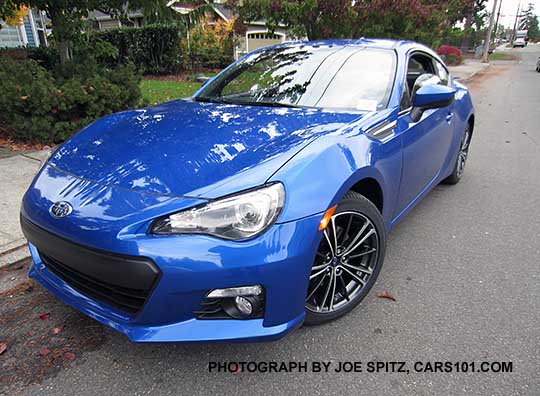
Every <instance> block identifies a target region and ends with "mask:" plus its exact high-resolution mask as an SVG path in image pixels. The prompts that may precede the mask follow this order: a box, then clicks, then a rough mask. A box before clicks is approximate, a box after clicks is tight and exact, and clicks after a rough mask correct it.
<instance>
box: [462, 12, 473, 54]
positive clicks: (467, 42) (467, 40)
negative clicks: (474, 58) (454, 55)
mask: <svg viewBox="0 0 540 396" xmlns="http://www.w3.org/2000/svg"><path fill="white" fill-rule="evenodd" d="M472 20H473V16H472V15H470V14H469V15H467V17H466V18H465V26H464V29H463V30H464V32H465V34H464V36H463V39H462V40H461V52H462V53H464V54H466V53H467V50H468V48H469V46H470V39H471V38H470V37H469V32H470V29H471V27H472Z"/></svg>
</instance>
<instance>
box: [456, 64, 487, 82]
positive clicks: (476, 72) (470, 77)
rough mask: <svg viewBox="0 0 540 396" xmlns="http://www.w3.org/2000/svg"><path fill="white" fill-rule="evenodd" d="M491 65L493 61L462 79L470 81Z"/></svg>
mask: <svg viewBox="0 0 540 396" xmlns="http://www.w3.org/2000/svg"><path fill="white" fill-rule="evenodd" d="M491 65H492V63H491V62H489V63H488V64H487V66H486V67H484V68H483V69H480V70H477V71H475V72H474V73H473V74H471V75H470V76H469V77H467V78H465V79H463V80H462V81H465V82H468V81H470V80H472V79H473V78H474V77H475V76H476V75H477V74H481V73H484V72H486V71H487V70H488V69H489V68H491Z"/></svg>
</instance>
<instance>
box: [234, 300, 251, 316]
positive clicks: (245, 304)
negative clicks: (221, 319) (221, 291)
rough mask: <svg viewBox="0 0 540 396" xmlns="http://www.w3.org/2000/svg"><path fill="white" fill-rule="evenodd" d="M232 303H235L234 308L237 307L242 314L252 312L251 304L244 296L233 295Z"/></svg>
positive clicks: (246, 314) (247, 314)
mask: <svg viewBox="0 0 540 396" xmlns="http://www.w3.org/2000/svg"><path fill="white" fill-rule="evenodd" d="M234 305H236V308H238V311H240V313H241V314H242V315H245V316H249V315H251V314H252V312H253V305H252V304H251V302H250V301H249V300H248V299H247V298H245V297H235V298H234Z"/></svg>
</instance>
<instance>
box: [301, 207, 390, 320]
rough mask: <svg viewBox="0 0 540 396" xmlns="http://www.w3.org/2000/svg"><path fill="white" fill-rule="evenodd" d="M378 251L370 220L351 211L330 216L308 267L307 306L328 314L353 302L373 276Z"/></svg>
mask: <svg viewBox="0 0 540 396" xmlns="http://www.w3.org/2000/svg"><path fill="white" fill-rule="evenodd" d="M378 254H379V235H378V233H377V229H376V228H375V226H374V225H373V223H372V222H371V220H370V219H368V218H367V217H366V216H364V215H363V214H361V213H358V212H352V211H346V212H341V213H337V214H335V215H334V216H332V218H331V221H330V223H329V225H328V227H327V228H326V229H325V230H324V236H323V239H322V241H321V243H320V245H319V249H318V251H317V255H316V258H315V262H314V264H313V267H312V269H311V274H310V277H309V286H308V292H307V297H306V309H308V310H310V311H312V312H316V313H331V312H335V311H337V310H339V309H342V308H344V307H345V306H347V305H348V304H350V303H352V302H353V301H354V300H355V299H356V297H358V296H359V295H360V294H361V292H362V291H363V290H364V289H365V287H366V285H367V284H368V282H369V280H370V278H371V277H372V275H373V273H374V270H375V266H376V265H377V258H378Z"/></svg>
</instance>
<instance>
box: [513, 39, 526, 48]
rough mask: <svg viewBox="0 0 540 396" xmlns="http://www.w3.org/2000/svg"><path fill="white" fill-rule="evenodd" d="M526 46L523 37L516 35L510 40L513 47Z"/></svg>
mask: <svg viewBox="0 0 540 396" xmlns="http://www.w3.org/2000/svg"><path fill="white" fill-rule="evenodd" d="M526 46H527V41H526V40H525V37H517V38H516V39H515V40H514V41H513V42H512V47H514V48H516V47H521V48H525V47H526Z"/></svg>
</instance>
